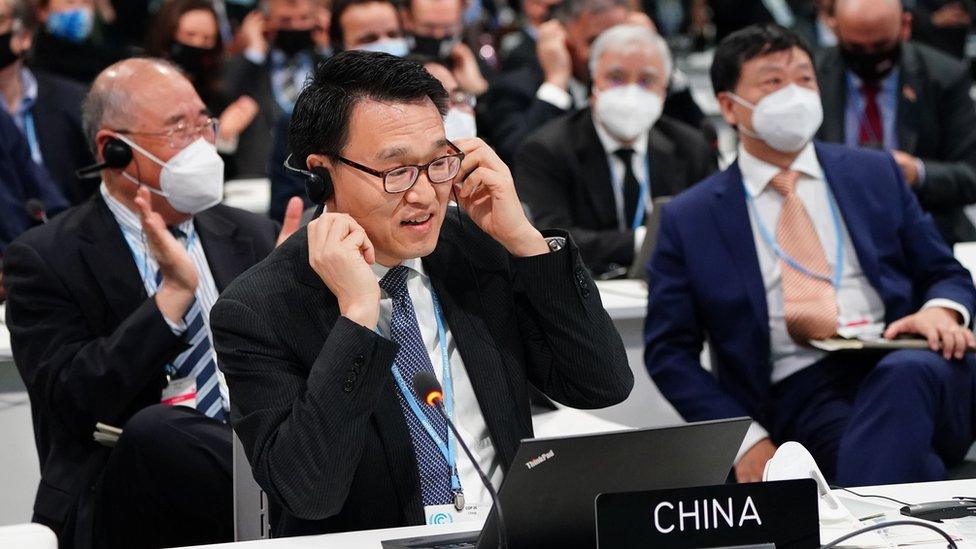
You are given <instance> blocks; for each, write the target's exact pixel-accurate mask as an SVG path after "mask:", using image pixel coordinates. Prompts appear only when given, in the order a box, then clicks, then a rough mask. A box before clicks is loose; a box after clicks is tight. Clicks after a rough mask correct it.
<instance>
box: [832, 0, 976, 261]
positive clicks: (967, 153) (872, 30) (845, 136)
mask: <svg viewBox="0 0 976 549" xmlns="http://www.w3.org/2000/svg"><path fill="white" fill-rule="evenodd" d="M834 16H835V17H834V21H835V30H836V32H837V38H838V40H839V43H838V46H837V47H836V48H831V49H829V50H826V51H824V52H823V55H821V57H820V59H818V61H819V62H818V67H817V79H818V80H819V82H820V89H821V95H822V97H823V111H824V122H823V125H822V126H821V128H820V132H819V133H818V136H819V137H820V138H821V139H823V140H824V141H831V142H835V143H846V144H847V145H850V146H852V147H868V148H874V149H883V150H886V151H890V152H891V154H892V155H894V157H895V161H896V162H898V166H899V167H900V168H901V170H902V172H903V174H904V176H905V180H906V181H907V182H908V184H909V185H910V186H911V188H912V190H913V191H914V192H915V195H916V196H917V197H918V199H919V202H921V204H922V208H924V209H925V210H927V211H928V212H930V213H931V214H932V215H933V216H934V217H935V222H936V225H937V226H938V228H939V232H940V233H941V234H942V237H943V238H944V239H945V241H946V242H947V243H949V244H950V245H952V244H954V243H956V242H964V241H971V240H976V227H974V225H973V220H972V219H970V218H969V217H967V215H966V211H965V210H964V208H965V206H966V205H968V204H974V203H976V106H974V103H973V100H972V98H971V97H970V95H969V90H970V88H971V87H972V85H973V83H972V80H971V78H970V76H969V70H968V67H966V66H965V65H964V64H963V63H962V62H960V61H958V60H956V59H953V58H952V57H950V56H949V55H948V54H945V53H943V52H940V51H938V50H935V49H933V48H931V47H929V46H926V45H924V44H918V43H916V42H913V41H909V38H910V36H911V20H912V16H911V14H909V13H908V12H906V11H904V9H903V8H902V4H901V2H900V1H899V0H838V1H837V2H836V5H835V7H834Z"/></svg>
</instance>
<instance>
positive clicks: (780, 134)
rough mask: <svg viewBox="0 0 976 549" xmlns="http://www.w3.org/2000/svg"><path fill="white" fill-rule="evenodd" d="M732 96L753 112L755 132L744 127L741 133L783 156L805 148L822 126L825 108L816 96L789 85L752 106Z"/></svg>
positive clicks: (732, 95) (803, 89) (730, 93)
mask: <svg viewBox="0 0 976 549" xmlns="http://www.w3.org/2000/svg"><path fill="white" fill-rule="evenodd" d="M729 96H730V97H731V98H732V99H733V100H734V101H736V102H737V103H739V104H740V105H742V106H744V107H746V108H749V109H752V128H753V130H754V132H755V133H753V132H751V131H749V130H748V129H747V128H746V127H744V126H743V125H742V124H739V130H741V131H742V133H744V134H746V135H748V136H750V137H755V138H756V139H761V140H763V141H765V142H766V144H767V145H769V146H770V147H772V148H774V149H776V150H777V151H780V152H785V153H791V152H796V151H798V150H800V149H802V148H803V147H805V146H806V144H807V143H809V142H810V140H811V139H813V136H814V135H815V134H816V133H817V130H818V129H820V124H822V123H823V105H821V103H820V94H818V93H817V92H815V91H813V90H810V89H807V88H803V87H800V86H797V85H796V84H790V85H789V86H786V87H784V88H781V89H778V90H776V91H775V92H773V93H771V94H769V95H767V96H766V97H763V98H762V99H760V100H759V102H758V103H756V104H755V105H753V104H752V103H749V102H748V101H746V100H745V99H742V98H741V97H739V96H738V95H736V94H734V93H732V92H729Z"/></svg>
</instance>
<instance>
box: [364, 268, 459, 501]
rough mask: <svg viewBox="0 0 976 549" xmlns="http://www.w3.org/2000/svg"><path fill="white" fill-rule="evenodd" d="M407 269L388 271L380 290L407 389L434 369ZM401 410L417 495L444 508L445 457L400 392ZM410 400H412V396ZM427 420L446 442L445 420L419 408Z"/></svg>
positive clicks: (446, 495) (446, 496) (447, 478)
mask: <svg viewBox="0 0 976 549" xmlns="http://www.w3.org/2000/svg"><path fill="white" fill-rule="evenodd" d="M407 274H408V269H407V267H404V266H402V265H400V266H397V267H394V268H392V269H390V271H389V272H388V273H386V275H385V276H384V277H383V279H382V280H380V287H381V288H383V290H385V291H386V293H387V294H388V295H389V296H390V298H391V299H392V300H393V314H392V316H391V318H390V332H391V336H392V338H393V341H394V342H396V343H398V344H399V345H400V351H399V352H398V353H397V356H396V361H395V364H396V367H397V369H399V371H400V375H401V376H403V380H404V381H405V382H406V384H407V387H408V388H409V387H412V386H413V377H414V376H415V375H417V374H418V373H419V372H428V373H430V374H431V375H433V374H434V367H433V366H432V365H431V363H430V355H428V354H427V347H426V346H425V345H424V339H423V337H421V335H420V326H419V325H418V324H417V315H416V313H415V312H414V309H413V302H412V301H411V300H410V294H408V293H407ZM397 397H398V398H399V399H400V409H402V410H403V416H404V417H405V418H406V420H407V427H409V429H410V439H411V440H412V441H413V449H414V454H415V455H416V458H417V472H418V473H419V474H420V492H421V495H422V498H423V503H424V505H443V504H446V503H451V501H452V494H451V477H450V469H449V468H448V465H447V462H446V461H445V460H444V455H443V454H441V451H440V450H439V449H438V448H437V444H435V443H434V441H433V440H432V439H431V438H430V435H428V434H427V431H426V430H425V429H424V427H423V425H421V424H420V420H418V419H417V416H415V415H414V413H413V410H411V409H410V405H409V404H407V401H406V399H405V398H404V395H403V392H402V391H400V390H398V391H397ZM411 398H413V396H412V393H411ZM421 410H422V411H423V413H424V415H425V416H426V417H427V420H428V421H429V422H430V424H431V425H432V426H433V427H434V431H435V432H436V433H437V434H438V436H440V437H441V440H442V441H443V442H445V443H446V442H447V423H445V422H444V418H442V417H441V416H440V414H438V413H437V412H435V411H434V410H433V409H431V408H430V407H429V406H423V407H421Z"/></svg>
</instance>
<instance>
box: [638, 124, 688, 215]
mask: <svg viewBox="0 0 976 549" xmlns="http://www.w3.org/2000/svg"><path fill="white" fill-rule="evenodd" d="M647 180H648V181H650V187H651V198H660V197H662V196H673V195H675V194H678V192H680V191H681V190H682V189H676V188H675V185H676V184H678V182H680V181H687V180H688V178H687V176H686V174H685V173H684V170H683V168H682V166H681V164H680V163H679V162H678V161H677V158H676V157H675V147H674V143H673V142H672V141H671V140H670V139H668V137H667V136H666V135H664V134H663V133H662V132H661V131H659V130H658V129H657V128H656V127H653V128H651V132H650V134H649V136H648V140H647Z"/></svg>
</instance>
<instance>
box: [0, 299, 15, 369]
mask: <svg viewBox="0 0 976 549" xmlns="http://www.w3.org/2000/svg"><path fill="white" fill-rule="evenodd" d="M6 314H7V310H6V308H5V306H4V305H0V362H4V361H8V360H13V359H14V352H13V351H12V350H11V349H10V331H9V330H7V324H6V320H5V319H6V318H7V316H6Z"/></svg>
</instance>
